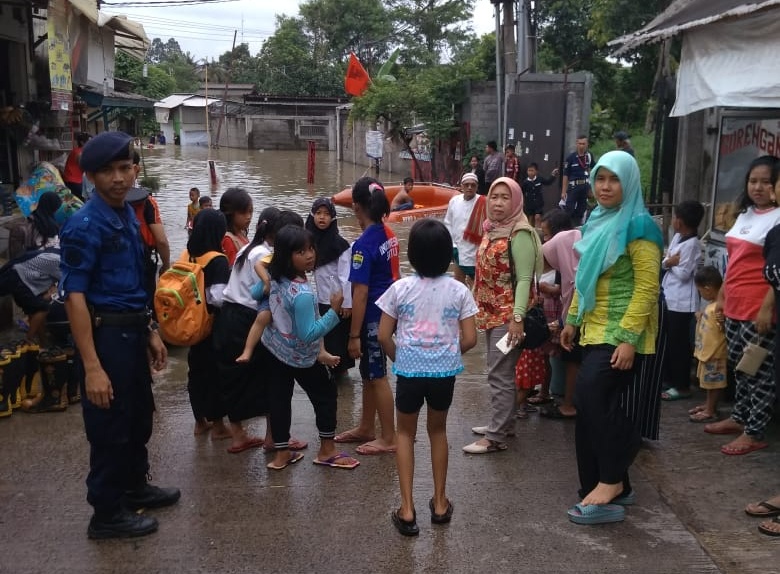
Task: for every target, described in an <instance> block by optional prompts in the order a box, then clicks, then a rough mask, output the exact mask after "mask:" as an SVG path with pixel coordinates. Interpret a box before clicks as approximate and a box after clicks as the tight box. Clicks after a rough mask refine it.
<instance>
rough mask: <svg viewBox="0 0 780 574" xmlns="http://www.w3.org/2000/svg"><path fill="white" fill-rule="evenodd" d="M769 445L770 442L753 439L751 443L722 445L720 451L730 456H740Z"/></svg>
mask: <svg viewBox="0 0 780 574" xmlns="http://www.w3.org/2000/svg"><path fill="white" fill-rule="evenodd" d="M768 446H769V443H767V442H764V441H751V442H749V443H738V444H734V443H729V444H724V445H723V446H722V447H720V452H722V453H723V454H727V455H729V456H739V455H742V454H748V453H751V452H753V451H754V450H761V449H762V448H766V447H768Z"/></svg>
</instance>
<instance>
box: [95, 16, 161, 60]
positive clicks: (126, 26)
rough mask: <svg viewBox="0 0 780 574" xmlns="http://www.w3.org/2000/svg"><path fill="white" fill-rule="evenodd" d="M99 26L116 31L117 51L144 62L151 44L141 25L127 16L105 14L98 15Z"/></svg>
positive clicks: (115, 45) (115, 42)
mask: <svg viewBox="0 0 780 574" xmlns="http://www.w3.org/2000/svg"><path fill="white" fill-rule="evenodd" d="M97 24H98V26H99V27H101V28H102V27H106V28H111V29H112V30H114V47H115V48H116V49H117V50H122V51H123V52H125V53H127V54H128V55H130V56H132V57H133V58H135V59H137V60H141V61H142V62H143V61H144V59H145V58H146V52H147V51H148V50H149V46H151V42H150V41H149V37H148V36H147V35H146V30H144V27H143V26H142V25H141V24H139V23H138V22H134V21H133V20H130V19H129V18H128V17H127V16H112V15H110V14H105V13H103V12H100V13H99V14H98V22H97Z"/></svg>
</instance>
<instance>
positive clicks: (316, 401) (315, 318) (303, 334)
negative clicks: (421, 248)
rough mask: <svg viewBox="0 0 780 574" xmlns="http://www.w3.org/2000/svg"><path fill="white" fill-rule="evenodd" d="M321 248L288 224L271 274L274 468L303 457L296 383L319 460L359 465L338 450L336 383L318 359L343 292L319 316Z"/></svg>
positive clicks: (266, 336)
mask: <svg viewBox="0 0 780 574" xmlns="http://www.w3.org/2000/svg"><path fill="white" fill-rule="evenodd" d="M315 260H316V252H315V250H314V238H313V237H312V235H311V233H310V232H309V231H307V230H305V229H303V228H302V227H298V226H297V225H286V226H284V227H282V228H281V229H280V230H279V232H278V233H277V234H276V238H275V241H274V257H273V259H272V260H271V263H270V266H269V268H268V272H269V273H270V275H271V294H270V296H269V298H268V302H269V305H270V307H271V315H272V316H273V322H272V323H271V324H270V325H268V326H267V327H266V328H265V330H264V331H263V335H262V341H263V347H264V349H266V350H267V362H266V364H267V367H268V373H269V379H270V381H271V384H270V392H269V395H270V396H269V398H270V401H269V402H270V411H271V412H270V424H271V434H272V435H273V437H274V449H275V456H274V459H273V461H271V462H270V463H268V465H267V466H268V468H270V469H272V470H282V469H284V468H286V467H287V466H288V465H290V464H293V463H296V462H298V461H299V460H301V459H302V458H303V454H302V453H299V452H290V445H289V442H288V441H289V439H290V418H291V410H292V409H291V405H290V401H291V400H292V394H293V386H294V384H295V382H296V381H297V382H298V384H299V385H300V386H301V387H302V388H303V390H304V391H306V394H307V395H308V397H309V401H310V402H311V404H312V406H313V407H314V413H315V418H316V423H317V430H318V431H319V435H320V450H319V452H318V453H317V457H316V458H315V459H314V464H319V465H322V466H329V467H333V468H347V469H349V468H355V467H356V466H358V465H359V464H360V463H359V462H358V461H357V460H355V459H354V458H352V457H350V456H349V455H348V454H347V453H344V452H338V451H337V450H336V447H335V445H334V442H333V438H334V437H335V435H336V406H337V403H336V401H337V392H336V382H335V381H334V380H333V378H332V377H331V376H330V375H329V374H328V371H327V369H326V368H325V365H323V364H322V363H319V362H318V361H317V355H318V354H319V352H320V344H321V341H322V337H323V336H324V335H325V333H327V332H328V331H330V330H331V329H333V328H334V327H335V326H336V325H337V324H338V322H339V320H340V318H339V311H341V303H342V302H343V301H344V296H343V295H342V294H341V293H340V292H335V293H333V295H331V298H330V309H329V310H328V312H327V313H325V315H323V316H322V317H320V313H319V310H318V308H317V298H316V297H315V295H314V293H313V292H312V289H311V285H309V281H308V280H307V279H306V273H307V272H309V271H312V270H313V269H314V262H315Z"/></svg>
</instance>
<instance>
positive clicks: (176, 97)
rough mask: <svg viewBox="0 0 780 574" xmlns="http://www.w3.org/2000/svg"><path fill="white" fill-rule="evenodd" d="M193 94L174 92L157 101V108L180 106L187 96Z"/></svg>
mask: <svg viewBox="0 0 780 574" xmlns="http://www.w3.org/2000/svg"><path fill="white" fill-rule="evenodd" d="M191 97H192V94H173V95H171V96H168V97H167V98H163V99H162V100H160V101H159V102H155V104H154V107H155V108H168V109H171V110H172V109H173V108H178V107H179V106H180V105H182V103H183V102H184V100H186V99H187V98H191Z"/></svg>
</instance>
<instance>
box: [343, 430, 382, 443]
mask: <svg viewBox="0 0 780 574" xmlns="http://www.w3.org/2000/svg"><path fill="white" fill-rule="evenodd" d="M372 440H376V437H375V436H363V435H359V434H357V433H355V432H352V431H351V430H349V431H345V432H343V433H341V434H337V435H336V436H335V437H334V439H333V442H346V443H349V442H371V441H372Z"/></svg>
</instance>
